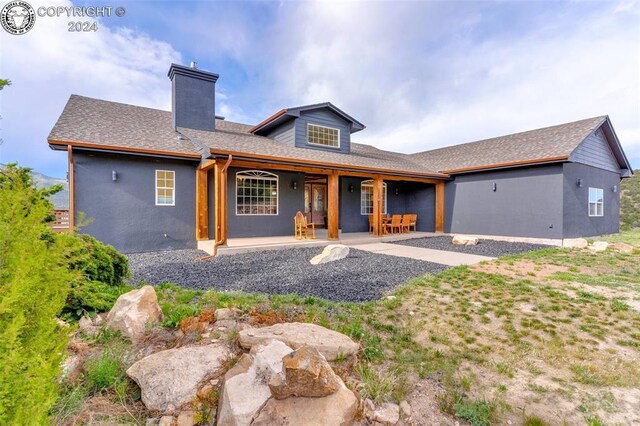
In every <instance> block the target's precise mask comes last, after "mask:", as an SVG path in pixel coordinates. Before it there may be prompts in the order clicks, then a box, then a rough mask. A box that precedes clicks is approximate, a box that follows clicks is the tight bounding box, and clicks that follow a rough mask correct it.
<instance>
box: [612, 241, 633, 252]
mask: <svg viewBox="0 0 640 426" xmlns="http://www.w3.org/2000/svg"><path fill="white" fill-rule="evenodd" d="M609 248H611V249H613V250H615V251H617V252H620V253H625V254H631V253H633V250H634V247H633V246H632V245H631V244H627V243H613V244H609Z"/></svg>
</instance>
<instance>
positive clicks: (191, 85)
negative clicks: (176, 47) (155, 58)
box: [169, 62, 218, 131]
mask: <svg viewBox="0 0 640 426" xmlns="http://www.w3.org/2000/svg"><path fill="white" fill-rule="evenodd" d="M191 64H192V66H191V67H185V66H184V65H177V64H171V67H169V78H170V79H171V111H172V112H173V126H174V127H187V128H190V129H196V130H211V131H213V130H215V129H216V114H215V111H216V81H218V74H214V73H212V72H206V71H201V70H199V69H197V68H196V63H195V62H192V63H191Z"/></svg>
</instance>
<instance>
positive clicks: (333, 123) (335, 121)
mask: <svg viewBox="0 0 640 426" xmlns="http://www.w3.org/2000/svg"><path fill="white" fill-rule="evenodd" d="M307 124H317V125H320V126H326V127H333V128H337V129H340V149H337V148H330V147H326V148H325V147H323V146H319V145H309V144H308V143H307ZM295 127H296V130H295V146H297V147H300V148H312V149H320V150H326V151H332V152H344V153H349V152H351V128H350V123H349V122H348V121H346V120H344V119H343V118H342V117H339V116H338V115H336V114H334V113H333V112H331V111H328V110H323V109H318V110H313V111H304V112H302V113H301V114H300V118H298V119H296V125H295Z"/></svg>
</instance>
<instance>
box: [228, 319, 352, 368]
mask: <svg viewBox="0 0 640 426" xmlns="http://www.w3.org/2000/svg"><path fill="white" fill-rule="evenodd" d="M269 340H279V341H281V342H283V343H285V344H286V345H287V346H289V347H291V348H293V349H298V348H301V347H302V346H304V345H309V346H312V347H314V348H316V349H317V350H318V351H319V352H320V353H321V354H322V355H323V356H324V357H325V358H326V359H327V360H328V361H335V360H336V359H337V358H338V356H339V355H342V356H349V355H353V354H355V353H356V352H358V349H359V345H358V344H357V343H356V342H354V341H353V340H351V339H350V338H349V337H348V336H345V335H344V334H342V333H338V332H337V331H333V330H329V329H327V328H324V327H321V326H319V325H316V324H309V323H299V322H292V323H284V324H275V325H272V326H269V327H262V328H250V329H247V330H242V331H240V336H239V342H240V345H241V346H242V347H243V348H245V349H250V348H252V347H253V346H255V345H258V344H261V343H264V342H267V341H269Z"/></svg>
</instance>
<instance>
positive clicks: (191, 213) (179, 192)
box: [74, 151, 197, 253]
mask: <svg viewBox="0 0 640 426" xmlns="http://www.w3.org/2000/svg"><path fill="white" fill-rule="evenodd" d="M74 160H75V169H74V170H75V190H76V195H75V206H76V212H83V213H84V214H85V219H88V220H91V223H89V224H88V225H87V226H85V227H82V228H81V229H80V232H83V233H87V234H90V235H93V236H94V237H96V238H97V239H99V240H101V241H103V242H105V243H107V244H111V245H113V246H114V247H115V248H116V249H118V250H120V251H121V252H124V253H133V252H142V251H156V250H174V249H183V248H194V247H195V246H196V242H195V186H196V184H195V170H196V166H197V163H196V162H187V161H180V160H169V159H156V158H150V157H137V156H133V155H118V154H106V153H90V152H86V151H74ZM112 170H115V171H116V173H117V180H116V181H115V182H114V181H112V180H111V171H112ZM156 170H174V171H175V182H176V190H175V206H156V205H155V171H156ZM165 235H166V236H165Z"/></svg>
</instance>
